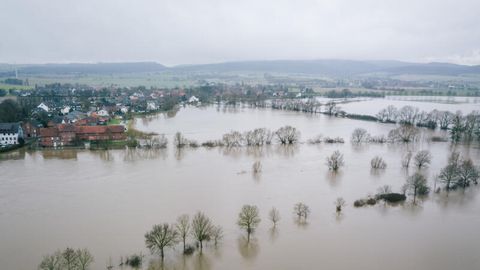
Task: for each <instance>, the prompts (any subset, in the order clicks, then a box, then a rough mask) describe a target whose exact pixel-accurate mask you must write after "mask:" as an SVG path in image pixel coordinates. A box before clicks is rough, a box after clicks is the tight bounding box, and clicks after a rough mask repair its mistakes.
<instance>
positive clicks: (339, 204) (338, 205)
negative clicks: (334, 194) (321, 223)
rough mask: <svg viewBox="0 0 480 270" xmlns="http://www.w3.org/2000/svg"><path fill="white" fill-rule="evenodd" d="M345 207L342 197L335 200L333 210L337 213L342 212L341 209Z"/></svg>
mask: <svg viewBox="0 0 480 270" xmlns="http://www.w3.org/2000/svg"><path fill="white" fill-rule="evenodd" d="M345 205H346V202H345V200H344V199H343V198H342V197H338V198H337V200H335V210H336V211H337V213H340V212H342V208H343V207H344V206H345Z"/></svg>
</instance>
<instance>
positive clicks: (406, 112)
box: [376, 105, 480, 142]
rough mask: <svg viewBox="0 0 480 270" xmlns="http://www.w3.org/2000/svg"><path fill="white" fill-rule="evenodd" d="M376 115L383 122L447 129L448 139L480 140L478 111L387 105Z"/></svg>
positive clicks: (456, 140)
mask: <svg viewBox="0 0 480 270" xmlns="http://www.w3.org/2000/svg"><path fill="white" fill-rule="evenodd" d="M376 117H377V119H378V120H379V121H380V122H384V123H400V124H404V125H410V126H418V127H426V128H431V129H436V128H437V127H439V128H440V129H444V130H449V133H450V139H451V140H452V141H454V142H458V141H460V140H472V139H475V138H476V139H477V140H480V113H479V112H478V111H473V112H471V113H469V114H467V115H463V114H462V112H460V111H457V112H456V113H452V112H450V111H438V110H432V111H431V112H425V111H420V110H419V109H418V108H417V107H413V106H404V107H402V108H400V109H397V108H396V107H395V106H393V105H389V106H388V107H387V108H385V109H382V110H380V112H378V113H377V115H376Z"/></svg>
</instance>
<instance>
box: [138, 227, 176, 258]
mask: <svg viewBox="0 0 480 270" xmlns="http://www.w3.org/2000/svg"><path fill="white" fill-rule="evenodd" d="M177 242H178V233H177V231H176V230H175V227H174V226H173V225H169V224H168V223H164V224H162V225H153V228H152V230H151V231H150V232H147V233H146V234H145V244H146V245H147V248H148V249H150V251H151V252H152V253H157V252H160V257H161V258H162V260H163V259H164V257H165V253H164V249H165V248H166V247H172V246H174V245H175V244H176V243H177Z"/></svg>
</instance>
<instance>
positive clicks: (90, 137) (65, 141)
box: [40, 124, 126, 147]
mask: <svg viewBox="0 0 480 270" xmlns="http://www.w3.org/2000/svg"><path fill="white" fill-rule="evenodd" d="M125 139H126V134H125V127H124V126H122V125H112V126H77V125H73V124H59V125H56V126H54V127H48V128H42V129H40V145H41V146H43V147H58V146H68V145H73V144H75V142H78V141H109V140H113V141H116V140H125Z"/></svg>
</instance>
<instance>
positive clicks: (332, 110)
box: [325, 101, 340, 115]
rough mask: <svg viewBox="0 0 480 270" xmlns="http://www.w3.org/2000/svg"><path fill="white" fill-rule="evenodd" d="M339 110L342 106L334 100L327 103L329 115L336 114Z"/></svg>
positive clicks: (326, 108)
mask: <svg viewBox="0 0 480 270" xmlns="http://www.w3.org/2000/svg"><path fill="white" fill-rule="evenodd" d="M339 110H340V108H339V107H338V106H337V104H336V103H335V102H334V101H329V102H327V104H325V113H327V114H328V115H335V114H336V113H337V112H338V111H339Z"/></svg>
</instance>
